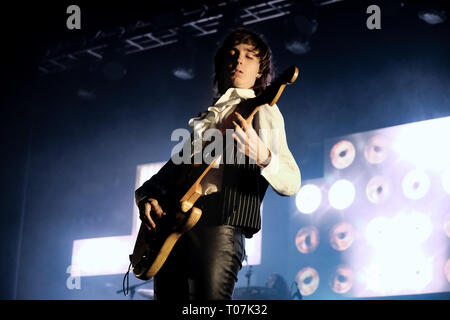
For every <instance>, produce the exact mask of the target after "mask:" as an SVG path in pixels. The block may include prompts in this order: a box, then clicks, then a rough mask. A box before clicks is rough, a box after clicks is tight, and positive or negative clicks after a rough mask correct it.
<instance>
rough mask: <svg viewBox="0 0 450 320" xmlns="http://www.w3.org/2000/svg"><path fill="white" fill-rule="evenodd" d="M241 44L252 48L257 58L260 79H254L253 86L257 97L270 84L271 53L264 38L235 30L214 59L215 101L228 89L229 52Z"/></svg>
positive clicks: (245, 31) (272, 74)
mask: <svg viewBox="0 0 450 320" xmlns="http://www.w3.org/2000/svg"><path fill="white" fill-rule="evenodd" d="M241 43H243V44H249V45H252V46H254V49H255V51H256V52H257V54H256V56H257V57H258V58H259V73H260V74H261V77H259V78H257V79H256V81H255V85H254V86H253V90H254V91H255V94H256V95H259V94H260V93H261V92H262V91H263V90H264V89H265V88H266V87H267V86H268V85H269V84H270V81H271V80H272V78H273V76H274V70H273V62H272V51H271V50H270V48H269V46H268V45H267V42H266V41H265V39H264V37H263V36H262V35H258V34H256V33H255V32H253V31H250V30H248V29H245V28H238V29H235V30H234V31H232V32H231V33H230V34H229V35H228V36H227V37H226V38H225V40H224V41H223V43H222V46H221V47H220V48H219V50H218V51H217V52H216V56H215V58H214V91H215V98H216V99H217V98H219V97H220V96H221V95H223V94H224V93H225V91H227V89H228V87H229V85H228V84H227V82H226V81H225V79H226V72H227V70H226V65H227V63H226V62H227V59H229V51H230V49H231V48H233V47H234V46H235V45H238V44H241Z"/></svg>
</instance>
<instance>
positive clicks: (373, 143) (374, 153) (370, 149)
mask: <svg viewBox="0 0 450 320" xmlns="http://www.w3.org/2000/svg"><path fill="white" fill-rule="evenodd" d="M386 148H387V142H386V138H385V137H384V136H381V135H377V136H374V137H372V138H370V140H369V143H368V144H367V146H366V148H365V149H364V157H365V158H366V160H367V161H368V162H369V163H371V164H378V163H381V162H383V161H384V160H385V159H386V157H387V151H386Z"/></svg>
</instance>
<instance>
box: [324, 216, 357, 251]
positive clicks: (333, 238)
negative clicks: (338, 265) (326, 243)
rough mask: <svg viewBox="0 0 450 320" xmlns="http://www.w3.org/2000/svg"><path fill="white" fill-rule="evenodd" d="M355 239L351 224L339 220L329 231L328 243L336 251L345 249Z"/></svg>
mask: <svg viewBox="0 0 450 320" xmlns="http://www.w3.org/2000/svg"><path fill="white" fill-rule="evenodd" d="M354 239H355V233H354V231H353V227H352V226H351V224H349V223H347V222H341V223H338V224H336V225H335V226H334V227H333V229H331V232H330V243H331V246H332V247H333V249H335V250H337V251H344V250H347V249H348V248H349V247H350V246H351V245H352V243H353V240H354Z"/></svg>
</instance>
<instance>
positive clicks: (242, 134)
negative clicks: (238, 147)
mask: <svg viewBox="0 0 450 320" xmlns="http://www.w3.org/2000/svg"><path fill="white" fill-rule="evenodd" d="M233 123H234V125H235V128H234V131H235V133H236V134H237V135H238V136H239V138H241V139H242V140H243V141H245V139H246V138H247V135H246V133H245V132H244V131H242V129H241V127H240V126H239V125H238V124H237V123H236V122H234V121H233Z"/></svg>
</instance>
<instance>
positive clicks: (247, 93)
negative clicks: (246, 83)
mask: <svg viewBox="0 0 450 320" xmlns="http://www.w3.org/2000/svg"><path fill="white" fill-rule="evenodd" d="M255 96H256V95H255V91H253V89H241V88H229V89H228V90H227V91H226V92H225V93H224V94H223V95H222V96H221V97H220V99H219V100H217V102H216V103H215V105H217V104H219V103H222V102H224V101H228V100H231V99H234V98H243V99H250V98H254V97H255Z"/></svg>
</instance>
